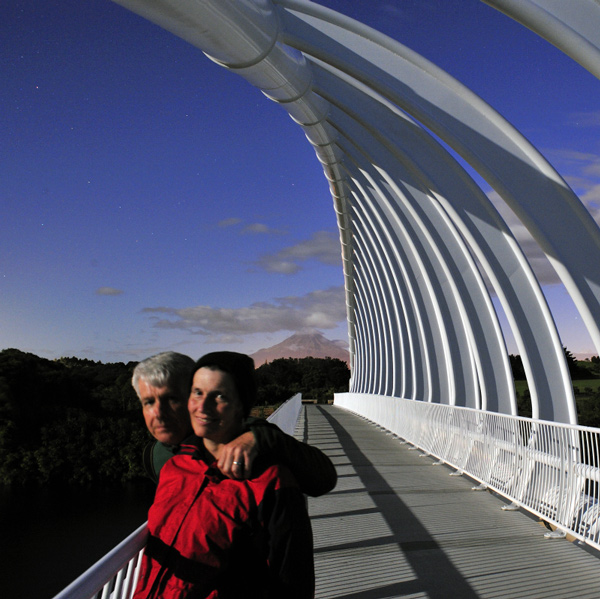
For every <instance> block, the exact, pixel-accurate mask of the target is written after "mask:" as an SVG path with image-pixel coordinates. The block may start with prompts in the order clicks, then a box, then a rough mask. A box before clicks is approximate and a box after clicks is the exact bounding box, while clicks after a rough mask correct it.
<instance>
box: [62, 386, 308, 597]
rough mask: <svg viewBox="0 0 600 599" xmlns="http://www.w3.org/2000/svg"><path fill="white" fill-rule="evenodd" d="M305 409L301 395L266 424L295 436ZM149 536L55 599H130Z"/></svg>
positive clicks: (134, 538) (132, 540)
mask: <svg viewBox="0 0 600 599" xmlns="http://www.w3.org/2000/svg"><path fill="white" fill-rule="evenodd" d="M301 408H302V394H301V393H298V394H297V395H294V396H293V397H291V398H290V399H288V400H287V401H286V402H285V403H283V404H281V406H279V408H277V410H276V411H275V412H273V414H271V416H269V418H267V420H268V421H269V422H272V423H273V424H276V425H277V426H278V427H279V428H280V429H281V430H282V431H284V432H286V433H288V434H289V435H292V434H293V433H294V429H295V427H296V422H297V421H298V417H299V415H300V409H301ZM147 539H148V532H147V530H146V523H145V522H144V524H142V525H141V526H140V527H139V528H138V529H137V530H136V531H134V532H133V533H131V535H129V536H128V537H127V538H126V539H125V540H124V541H122V542H121V543H120V544H119V545H117V546H116V547H115V548H114V549H113V550H112V551H110V552H109V553H107V554H106V555H105V556H104V557H103V558H102V559H100V560H98V562H96V563H95V564H94V565H93V566H92V567H91V568H89V569H88V570H87V571H86V572H84V573H83V574H82V575H81V576H80V577H79V578H77V579H76V580H75V581H73V582H72V583H71V584H70V585H69V586H68V587H66V588H65V589H64V590H62V591H61V592H60V593H59V594H58V595H55V596H54V599H130V598H131V597H132V596H133V592H134V591H135V587H136V584H137V578H138V573H139V566H140V564H141V560H142V554H143V552H144V547H145V546H146V541H147Z"/></svg>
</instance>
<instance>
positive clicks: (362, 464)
mask: <svg viewBox="0 0 600 599" xmlns="http://www.w3.org/2000/svg"><path fill="white" fill-rule="evenodd" d="M296 435H297V437H298V438H300V439H303V440H306V441H307V442H308V443H310V444H312V445H316V446H318V447H320V448H321V449H322V450H323V451H324V452H325V453H326V454H327V455H328V456H329V457H330V458H331V459H332V460H333V462H334V464H335V465H336V467H337V471H338V476H339V480H338V484H337V487H336V488H335V489H334V490H333V491H332V492H331V493H329V494H328V495H325V496H324V497H319V498H316V499H314V498H310V499H309V511H310V515H311V519H312V525H313V534H314V540H315V568H316V575H317V593H316V598H317V599H334V598H340V599H392V598H398V597H402V598H411V599H412V598H415V599H416V598H425V597H426V598H430V599H440V598H443V599H447V598H456V599H475V598H486V599H487V598H492V597H493V598H500V597H502V598H510V599H517V598H525V597H527V598H535V599H547V598H551V597H552V598H556V599H565V598H567V597H577V598H578V599H582V598H588V597H589V598H592V597H593V598H598V597H600V588H599V585H598V580H599V578H598V576H599V574H600V560H599V559H598V556H597V555H596V554H591V553H589V552H586V551H585V550H584V549H582V548H581V547H578V546H577V545H575V544H573V543H570V542H569V541H567V540H565V539H545V538H544V532H545V531H546V529H545V528H544V527H543V525H542V524H541V523H538V522H536V521H535V520H534V519H532V518H530V517H528V516H527V515H525V514H523V513H520V512H508V511H502V510H501V509H500V508H501V506H502V505H503V504H504V502H503V500H502V499H500V498H499V497H497V496H495V495H492V494H491V493H488V492H475V491H473V490H472V487H473V486H474V483H473V481H472V480H470V479H468V478H467V477H464V476H463V477H456V476H449V474H450V472H452V470H451V469H449V468H448V467H446V466H436V467H434V466H433V462H434V460H433V459H432V458H430V457H423V456H421V455H420V453H419V452H418V451H414V450H411V449H410V446H409V445H402V444H400V442H399V441H398V440H397V439H394V438H393V437H392V436H390V435H387V434H386V433H385V432H382V431H381V430H379V429H378V428H377V427H375V426H374V425H372V424H369V423H367V422H366V421H364V420H362V419H361V418H359V417H357V416H355V415H353V414H350V413H348V412H346V411H345V410H342V409H341V408H337V407H335V406H321V405H318V406H317V405H306V406H304V407H303V411H302V417H301V420H300V422H299V424H298V428H297V429H296Z"/></svg>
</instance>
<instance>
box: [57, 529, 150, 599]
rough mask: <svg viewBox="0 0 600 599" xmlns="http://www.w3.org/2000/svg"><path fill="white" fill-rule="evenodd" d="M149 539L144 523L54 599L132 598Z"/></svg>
mask: <svg viewBox="0 0 600 599" xmlns="http://www.w3.org/2000/svg"><path fill="white" fill-rule="evenodd" d="M147 539H148V531H147V529H146V522H144V524H142V525H141V526H140V527H139V528H138V529H137V530H135V531H134V532H132V533H131V534H130V535H129V536H128V537H127V538H126V539H125V540H124V541H121V543H119V544H118V545H117V546H116V547H115V548H114V549H113V550H112V551H109V552H108V553H107V554H106V555H105V556H104V557H103V558H101V559H100V560H98V561H97V562H96V563H95V564H94V565H93V566H92V567H91V568H89V569H88V570H86V571H85V572H84V573H83V574H82V575H81V576H80V577H79V578H77V579H75V580H74V581H73V582H72V583H71V584H70V585H69V586H68V587H66V588H65V589H63V590H62V591H61V592H60V593H59V594H58V595H55V597H54V599H78V598H84V597H85V598H88V597H89V598H91V597H100V598H101V599H117V598H123V599H124V598H126V597H127V598H129V597H131V596H132V595H133V591H134V589H135V585H136V583H137V574H138V566H139V564H140V562H141V556H142V553H143V551H144V547H145V546H146V541H147ZM101 590H102V594H101V595H100V591H101Z"/></svg>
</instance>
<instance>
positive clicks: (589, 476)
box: [334, 393, 600, 549]
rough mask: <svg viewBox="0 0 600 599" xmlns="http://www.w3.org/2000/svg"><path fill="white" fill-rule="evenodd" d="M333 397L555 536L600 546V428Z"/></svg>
mask: <svg viewBox="0 0 600 599" xmlns="http://www.w3.org/2000/svg"><path fill="white" fill-rule="evenodd" d="M334 403H335V405H337V406H339V407H342V408H345V409H347V410H349V411H351V412H353V413H355V414H357V415H359V416H362V417H363V418H365V419H367V420H369V421H371V422H373V423H375V424H377V425H378V426H381V427H382V428H384V429H387V430H388V431H390V432H391V433H392V434H394V435H395V436H397V437H398V438H400V439H403V440H404V442H408V443H410V444H411V445H413V446H414V447H416V448H418V449H420V450H421V451H423V452H424V453H426V454H429V455H431V456H433V457H436V458H438V460H439V461H438V462H436V463H437V464H440V463H446V464H448V465H449V466H452V467H453V468H455V469H456V470H457V473H458V474H461V473H465V474H467V475H469V476H470V477H472V478H473V479H475V480H476V481H478V482H480V483H481V484H482V487H481V488H486V487H487V488H490V489H492V490H493V491H495V492H497V493H499V494H500V495H503V496H504V497H506V498H507V499H509V500H510V501H512V502H513V504H512V506H506V509H508V508H510V507H513V508H516V507H521V508H523V509H525V510H526V511H529V512H531V513H532V514H535V515H536V516H538V517H540V518H542V519H543V520H544V521H546V522H548V523H549V524H550V525H551V526H553V527H555V528H556V531H555V532H554V533H548V535H551V534H552V536H565V535H567V534H570V535H571V536H572V537H574V538H576V539H578V540H580V541H581V542H583V543H586V544H588V545H590V546H592V547H595V548H596V549H600V517H599V516H600V502H599V487H600V429H597V428H591V427H586V426H577V425H569V424H560V423H555V422H548V421H542V420H532V419H530V418H523V417H519V416H510V415H506V414H497V413H492V412H484V411H481V410H475V409H471V408H463V407H457V406H449V405H444V404H434V403H429V402H423V401H415V400H408V399H401V398H398V397H388V396H382V395H366V394H358V393H340V394H336V395H335V400H334Z"/></svg>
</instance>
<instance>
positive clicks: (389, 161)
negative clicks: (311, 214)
mask: <svg viewBox="0 0 600 599" xmlns="http://www.w3.org/2000/svg"><path fill="white" fill-rule="evenodd" d="M115 1H116V2H117V3H118V4H121V5H123V6H125V7H126V8H128V9H131V10H132V11H134V12H136V13H138V14H139V15H141V16H143V17H145V18H147V19H149V20H151V21H152V22H154V23H156V24H157V25H159V26H161V27H163V28H165V29H167V30H168V31H171V32H172V33H174V34H175V35H177V36H179V37H181V38H183V39H185V40H186V41H188V42H189V43H191V44H192V45H194V46H196V47H197V48H199V50H201V51H202V52H204V53H205V54H206V55H207V56H208V57H209V58H210V59H211V60H213V61H214V62H216V63H217V64H220V65H221V66H223V67H224V68H226V69H228V70H230V71H231V72H232V73H234V74H237V75H240V76H242V77H244V78H245V79H246V80H247V81H248V82H249V83H250V84H251V85H254V86H256V87H257V88H259V89H260V90H261V91H262V92H263V93H264V95H265V96H266V98H268V99H269V100H272V101H275V102H277V103H279V104H280V105H281V107H282V108H283V109H284V110H286V111H287V112H288V113H289V115H290V116H291V118H292V119H293V120H294V121H295V122H296V123H297V124H298V126H300V127H301V128H302V129H303V131H304V133H305V134H306V137H307V140H308V143H310V144H311V145H312V146H313V148H314V151H315V154H316V157H317V159H318V160H319V161H320V163H321V164H322V166H323V171H324V175H325V177H326V179H327V181H328V183H329V188H330V192H331V196H332V198H333V207H334V210H335V213H336V215H337V218H338V225H339V231H340V241H341V253H342V258H343V268H344V278H345V288H346V307H347V321H348V336H349V341H350V358H351V369H352V378H351V382H350V389H349V391H350V392H349V393H348V394H342V395H340V396H338V397H336V401H335V404H336V405H334V406H333V407H332V408H325V407H322V406H307V407H306V410H305V412H304V417H305V420H304V423H305V424H306V431H307V434H308V440H309V441H311V442H314V443H316V444H317V445H321V446H322V447H323V449H325V450H326V451H327V452H328V453H329V454H330V455H331V457H332V458H333V459H335V461H336V463H337V464H338V467H339V468H340V475H341V476H340V484H339V485H338V488H337V489H336V490H335V491H334V492H333V493H331V494H329V495H328V496H326V497H323V498H320V499H317V500H311V503H310V508H311V513H312V517H313V524H314V529H315V536H316V541H317V547H316V560H317V572H318V593H319V595H318V596H319V597H322V598H331V597H345V598H348V599H349V598H351V597H357V598H358V597H362V598H365V599H375V598H380V597H381V598H384V597H461V598H462V597H511V598H514V597H565V596H577V597H585V596H590V597H591V596H597V594H598V593H597V588H596V587H597V582H596V581H595V580H592V578H589V576H591V572H592V571H593V570H594V569H596V571H597V568H598V563H599V562H598V561H597V560H596V558H595V557H594V556H592V555H591V554H589V553H587V552H586V551H584V549H583V548H582V547H585V548H590V550H592V551H595V550H597V549H599V548H600V545H599V530H598V527H599V525H598V522H599V518H598V510H599V508H598V488H599V482H600V477H599V475H598V468H599V463H600V459H599V449H598V448H599V444H598V433H599V431H598V430H593V429H586V428H585V427H581V426H578V424H577V411H576V406H575V400H574V395H573V388H572V383H571V380H570V378H569V373H568V368H567V365H566V361H565V356H564V352H563V347H562V343H561V341H560V337H559V335H558V332H557V330H556V326H555V324H554V319H553V316H552V313H551V311H550V308H549V306H548V305H547V303H546V301H545V298H544V294H543V292H542V290H541V287H540V284H539V282H538V280H537V279H536V276H535V274H534V272H533V270H532V268H531V266H530V264H529V262H528V260H527V257H526V255H525V254H524V252H523V249H522V248H521V246H520V245H519V243H518V241H517V239H516V238H515V236H514V234H513V232H512V231H511V228H510V227H509V225H508V224H507V222H506V221H505V220H504V218H503V217H502V216H501V215H500V213H499V212H498V211H497V209H496V208H495V206H494V205H493V204H492V202H491V201H490V198H489V197H488V196H487V195H486V194H485V193H484V192H483V190H482V189H481V187H480V186H479V185H478V184H477V182H476V181H475V179H474V178H473V177H472V176H471V175H470V174H469V173H468V172H467V170H466V166H467V165H468V166H469V168H470V169H473V171H474V172H476V173H477V174H478V175H479V176H481V177H482V178H483V179H485V180H486V181H487V183H488V184H489V185H490V186H491V188H492V189H493V190H494V191H495V192H496V193H497V195H498V196H499V197H500V198H501V199H502V200H503V201H504V202H505V203H506V205H507V206H508V207H509V208H510V209H511V210H512V212H513V213H514V215H515V216H516V217H517V218H518V219H519V221H520V224H521V225H522V226H523V227H524V228H526V229H527V230H528V232H529V233H530V235H531V238H532V240H533V242H534V243H536V244H537V245H538V246H539V249H540V250H541V251H543V252H544V253H545V255H546V256H547V258H548V260H549V261H550V263H551V264H552V266H553V267H554V269H555V271H556V274H557V276H558V277H559V278H560V280H561V281H562V284H563V285H564V288H565V290H566V292H567V293H568V294H569V296H570V298H571V299H572V301H573V304H574V306H575V307H576V308H577V310H578V312H579V314H580V316H581V319H582V321H583V322H584V323H585V325H586V327H587V330H588V332H589V334H590V337H591V338H592V340H593V342H594V344H595V347H596V349H597V351H598V353H599V354H600V229H599V228H598V226H597V224H596V222H595V221H594V220H593V218H592V216H591V215H590V213H589V212H588V210H587V209H586V207H585V206H584V205H583V203H582V202H581V201H580V199H579V198H578V197H577V195H576V194H575V193H574V191H573V190H572V189H571V188H570V187H569V185H568V184H567V183H566V182H565V181H564V179H563V178H562V177H561V175H560V174H559V173H558V172H556V171H555V169H554V168H553V167H552V166H551V165H550V164H549V163H548V162H547V161H546V159H545V158H544V157H543V156H542V155H541V153H540V152H539V151H538V150H537V149H536V148H534V147H533V146H532V145H531V144H530V143H529V142H528V141H527V140H526V139H525V138H524V136H523V135H521V133H520V132H519V131H517V130H515V129H514V127H512V126H511V125H510V124H509V123H508V122H506V120H505V119H504V118H503V117H502V116H501V115H499V114H498V113H497V112H496V111H495V110H494V109H493V108H492V107H491V106H489V105H487V104H486V103H485V102H484V101H483V100H482V99H481V98H479V97H477V96H476V95H475V94H473V93H472V92H471V91H470V90H469V89H467V88H465V87H464V86H463V85H462V84H461V83H459V82H458V81H456V80H454V79H453V78H452V77H451V76H450V75H448V74H447V73H445V72H444V71H442V70H441V69H439V68H438V67H437V66H436V65H434V64H431V63H430V62H428V61H427V60H425V59H424V58H423V57H421V56H419V55H418V54H416V53H415V52H413V51H412V50H411V49H410V48H407V47H405V46H403V45H402V44H401V43H400V42H398V41H397V40H393V39H390V38H389V37H387V36H385V35H382V34H380V33H379V32H377V31H374V30H373V29H371V28H369V27H366V26H365V25H363V24H361V23H359V22H356V21H353V20H352V19H349V18H347V17H345V16H343V15H340V14H339V13H336V12H334V11H331V10H329V9H327V8H324V7H323V6H321V5H319V4H318V3H315V2H309V1H308V0H194V1H192V0H189V1H185V2H184V1H182V0H115ZM365 1H366V0H365ZM486 3H487V4H489V5H491V6H493V7H494V8H497V9H499V10H501V11H502V12H504V13H505V14H506V15H508V16H510V17H512V18H514V19H515V20H517V21H519V22H521V23H522V24H523V25H525V26H526V27H528V28H529V29H531V30H532V31H533V32H535V33H537V34H539V35H540V36H542V37H544V38H545V39H547V40H548V41H549V42H551V43H553V44H554V45H555V46H557V47H558V48H559V49H561V50H562V51H563V52H565V53H566V54H567V55H568V56H569V57H571V58H573V60H575V61H577V62H579V63H580V64H581V65H582V66H583V67H584V68H586V69H587V70H588V71H589V73H590V75H589V76H590V77H594V76H595V77H600V5H599V4H598V2H597V0H577V2H576V3H574V2H562V3H561V2H556V1H555V0H486ZM443 5H444V3H442V4H440V6H443ZM575 6H576V8H575V9H574V7H575ZM560 91H561V90H560V89H558V90H556V93H557V94H560ZM582 257H585V259H582ZM492 297H494V298H495V299H496V300H497V302H498V303H499V305H500V307H501V310H502V312H503V313H504V314H505V315H506V319H507V321H508V324H509V327H510V329H511V334H512V336H513V338H514V340H515V343H516V345H517V348H518V353H519V355H520V356H521V358H522V360H523V366H524V369H525V373H526V376H527V383H528V387H529V390H530V393H531V410H532V418H530V419H527V418H522V417H520V416H519V415H518V410H517V403H516V396H515V388H514V383H513V376H512V371H511V367H510V361H509V356H508V352H507V348H506V342H505V333H504V332H503V329H502V327H501V326H500V324H499V322H500V321H499V315H498V313H497V310H496V307H495V306H494V303H493V301H492ZM363 418H366V419H367V420H364V419H363ZM369 422H370V423H371V424H370V423H369ZM421 455H423V456H424V457H420V456H421ZM434 464H437V467H434ZM449 474H458V475H460V476H452V477H451V476H448V475H449ZM461 474H462V475H461ZM473 486H475V487H478V488H479V489H481V490H482V491H481V492H475V491H472V490H471V487H473ZM501 507H504V508H505V509H504V510H502V509H500V508H501ZM525 513H527V514H528V515H525ZM536 518H537V519H542V520H544V521H545V522H547V525H548V527H549V528H547V529H546V531H547V534H544V533H545V531H544V529H543V528H542V527H541V526H540V525H538V524H537V523H536V521H535V519H536ZM560 537H568V538H569V539H572V540H573V542H572V543H569V542H567V541H565V540H564V538H560ZM143 543H144V531H143V530H140V531H139V532H138V533H136V534H135V535H133V537H132V538H131V539H130V540H129V541H128V542H127V543H126V545H125V546H124V547H126V548H127V550H125V549H123V548H120V549H119V550H118V551H117V553H116V554H115V555H118V558H117V557H115V564H114V565H115V566H116V565H117V564H119V566H118V567H120V564H121V563H122V562H123V561H126V560H128V559H129V558H130V557H132V555H134V554H135V553H136V552H137V551H138V550H139V549H141V548H142V547H143ZM577 544H581V545H582V547H578V546H577ZM113 557H114V556H112V557H110V559H113ZM118 567H115V569H114V570H113V571H116V570H118ZM111 576H112V575H111ZM109 578H110V576H109ZM109 578H106V579H105V580H109ZM105 580H104V581H105ZM124 581H125V582H124ZM96 582H98V581H96ZM94 584H95V583H94ZM102 584H103V582H102ZM122 584H124V585H125V587H127V585H128V584H129V585H130V584H131V581H130V580H129V579H128V578H127V576H126V575H125V573H120V574H119V576H118V577H117V580H116V581H115V583H114V584H113V583H111V584H110V585H109V586H108V587H106V590H105V591H104V593H105V594H104V595H103V597H108V596H110V594H111V593H113V595H112V596H113V597H116V596H121V595H116V594H115V591H114V588H116V587H120V586H121V585H122ZM115 585H116V586H115ZM100 586H101V585H100ZM100 586H94V585H92V586H90V587H89V589H92V588H95V589H97V588H100ZM70 592H71V591H69V593H70ZM86 592H87V591H86ZM95 592H96V591H95V590H94V591H93V592H90V593H89V594H87V595H86V594H85V593H84V594H79V595H76V594H66V595H63V596H64V597H89V596H91V595H92V594H93V593H95ZM119 592H120V591H119Z"/></svg>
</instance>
